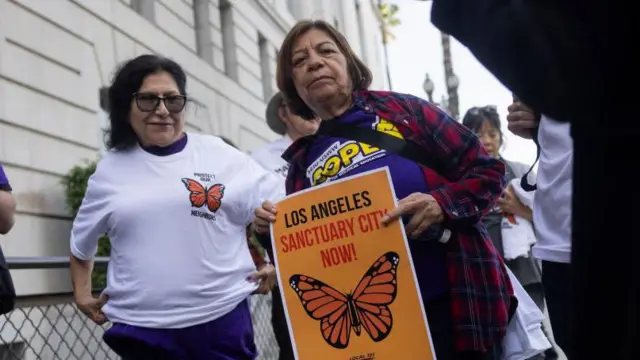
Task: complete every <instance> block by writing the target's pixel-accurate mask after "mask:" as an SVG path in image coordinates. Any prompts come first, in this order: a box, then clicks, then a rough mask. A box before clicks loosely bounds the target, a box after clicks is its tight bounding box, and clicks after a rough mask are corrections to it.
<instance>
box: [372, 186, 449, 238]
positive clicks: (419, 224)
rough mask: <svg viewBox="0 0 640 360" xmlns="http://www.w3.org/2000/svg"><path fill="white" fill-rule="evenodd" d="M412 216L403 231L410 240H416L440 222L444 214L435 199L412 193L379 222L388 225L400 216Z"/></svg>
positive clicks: (426, 195) (427, 195)
mask: <svg viewBox="0 0 640 360" xmlns="http://www.w3.org/2000/svg"><path fill="white" fill-rule="evenodd" d="M407 214H413V216H411V220H409V223H408V224H407V225H406V226H405V231H406V232H407V234H408V235H409V237H411V238H414V239H415V238H417V237H418V236H420V234H422V233H423V232H424V231H425V230H427V229H428V228H429V226H431V225H433V224H435V223H439V222H442V220H444V213H443V212H442V208H441V207H440V204H438V202H437V201H436V199H435V198H434V197H433V196H431V195H429V194H423V193H413V194H411V195H409V196H407V197H406V198H404V199H402V200H400V201H399V202H398V206H397V207H396V208H395V209H393V210H391V211H390V212H389V213H388V214H387V215H385V216H384V217H383V218H382V220H381V222H382V225H385V226H386V225H388V224H390V223H391V222H393V221H395V220H396V219H398V218H400V217H401V216H402V215H407Z"/></svg>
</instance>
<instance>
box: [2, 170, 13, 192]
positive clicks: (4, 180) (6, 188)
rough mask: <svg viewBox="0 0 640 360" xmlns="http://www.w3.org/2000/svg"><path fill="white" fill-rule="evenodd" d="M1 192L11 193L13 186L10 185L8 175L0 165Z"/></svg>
mask: <svg viewBox="0 0 640 360" xmlns="http://www.w3.org/2000/svg"><path fill="white" fill-rule="evenodd" d="M0 190H2V191H11V185H9V179H8V178H7V174H5V173H4V168H3V167H2V165H0Z"/></svg>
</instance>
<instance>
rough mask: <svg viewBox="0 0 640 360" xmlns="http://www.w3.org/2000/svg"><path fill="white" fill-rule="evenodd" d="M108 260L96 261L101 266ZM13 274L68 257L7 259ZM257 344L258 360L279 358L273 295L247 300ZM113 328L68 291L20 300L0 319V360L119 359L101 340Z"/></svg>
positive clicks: (62, 263)
mask: <svg viewBox="0 0 640 360" xmlns="http://www.w3.org/2000/svg"><path fill="white" fill-rule="evenodd" d="M108 261H109V259H108V258H96V259H95V265H94V266H95V268H96V269H100V268H103V269H104V268H105V267H106V266H107V263H108ZM7 263H8V265H9V268H10V269H11V270H36V269H38V270H41V269H64V268H69V258H68V257H47V258H40V257H39V258H27V257H21V258H11V257H9V258H7ZM250 307H251V315H252V318H253V327H254V333H255V342H256V345H257V347H258V351H259V357H258V359H261V360H272V359H274V360H275V359H277V358H278V345H277V343H276V341H275V337H274V335H273V329H272V327H271V295H266V296H259V295H258V296H253V297H251V299H250ZM110 326H111V325H110V324H109V323H107V324H104V325H102V326H99V325H96V324H95V323H94V322H93V321H91V320H90V319H89V318H87V317H86V316H85V315H84V314H83V313H82V312H80V310H79V309H78V308H77V307H76V305H75V304H74V302H73V296H72V294H71V293H58V294H42V295H29V296H19V297H18V298H17V300H16V307H15V309H14V310H13V311H12V312H10V313H8V314H6V315H0V360H36V359H37V360H58V359H60V360H62V359H64V360H66V359H77V360H89V359H97V360H103V359H104V360H107V359H114V360H115V359H119V357H118V356H117V355H116V354H115V353H114V352H113V351H111V349H110V348H109V347H108V346H107V345H106V344H105V343H104V342H103V341H102V335H103V334H104V332H105V330H107V329H108V328H109V327H110Z"/></svg>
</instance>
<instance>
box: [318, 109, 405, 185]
mask: <svg viewBox="0 0 640 360" xmlns="http://www.w3.org/2000/svg"><path fill="white" fill-rule="evenodd" d="M371 127H372V128H373V129H374V130H377V131H379V132H382V133H385V134H388V135H391V136H395V137H397V138H400V139H403V138H404V137H403V136H402V134H401V133H400V131H399V130H398V128H397V127H396V126H395V125H394V124H393V123H392V122H390V121H388V120H386V119H382V118H380V117H376V121H374V122H373V123H372V125H371ZM385 155H386V151H385V150H380V149H379V148H377V147H375V146H370V145H368V144H364V143H360V142H356V141H353V140H348V141H336V142H334V143H332V144H331V145H330V146H329V147H327V149H326V150H325V151H324V152H323V153H322V154H321V155H320V156H319V157H318V158H317V159H316V160H315V161H314V162H313V163H312V164H311V165H310V166H309V167H308V168H307V178H308V179H309V181H310V182H311V185H312V186H315V185H318V184H322V183H323V182H325V181H327V180H333V179H336V178H339V177H340V176H341V175H343V174H345V173H347V172H349V171H352V170H354V169H355V168H357V167H359V166H361V165H364V164H366V163H368V162H370V161H373V160H376V159H379V158H381V157H383V156H385Z"/></svg>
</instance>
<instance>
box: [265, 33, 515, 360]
mask: <svg viewBox="0 0 640 360" xmlns="http://www.w3.org/2000/svg"><path fill="white" fill-rule="evenodd" d="M371 80H372V75H371V71H370V70H369V69H368V68H367V67H366V66H365V65H364V63H363V62H362V61H361V60H360V59H358V57H357V56H356V55H355V54H354V52H353V51H352V49H351V48H350V46H349V44H348V42H347V41H346V39H345V38H344V36H343V35H342V34H340V33H339V32H338V31H337V30H336V29H335V28H334V27H333V26H331V25H330V24H328V23H326V22H325V21H321V20H318V21H310V20H307V21H301V22H299V23H298V24H296V26H294V27H293V29H292V30H291V31H290V32H289V34H288V35H287V37H286V38H285V40H284V42H283V44H282V46H281V48H280V51H279V53H278V69H277V82H278V88H279V89H280V91H281V92H282V94H283V96H284V98H285V99H286V101H287V105H288V106H289V107H290V108H291V109H292V111H293V112H295V113H297V114H299V115H301V116H303V117H304V118H313V117H314V116H317V117H319V118H320V119H322V120H323V122H322V123H321V125H320V129H319V131H318V134H316V135H311V136H307V137H304V138H301V139H298V140H297V141H296V142H294V143H293V144H292V145H291V147H289V149H287V151H286V152H285V153H284V154H283V158H284V159H285V160H287V161H288V162H289V163H290V164H291V168H290V169H289V174H288V177H287V181H286V188H287V194H292V193H295V192H298V191H301V190H304V189H306V188H308V187H311V186H315V185H318V184H321V183H323V182H325V181H333V180H336V179H340V178H344V177H348V176H352V175H354V174H358V173H361V172H363V171H369V170H372V169H377V168H381V167H388V169H389V172H390V174H391V178H392V181H393V185H394V189H395V192H396V195H397V196H398V198H399V199H400V201H399V203H398V207H397V208H396V209H394V210H392V211H391V212H389V214H388V215H387V217H386V219H384V220H383V221H384V222H385V223H389V222H391V221H395V220H397V219H402V221H403V222H404V223H405V230H406V233H407V236H408V237H409V239H410V240H409V247H410V250H411V255H412V258H413V264H414V267H415V271H416V276H417V278H418V283H419V285H420V292H421V295H422V299H423V301H424V305H425V310H426V313H427V318H428V321H429V325H430V326H429V328H430V331H431V336H432V339H433V342H434V347H435V352H436V355H437V358H438V360H448V359H473V360H475V359H482V360H484V359H498V358H499V356H500V348H501V340H502V338H503V337H504V334H505V331H506V328H507V324H508V322H509V315H510V313H512V311H513V310H514V307H515V305H516V300H515V298H513V291H512V288H511V284H510V282H509V279H508V277H507V274H506V270H505V267H504V264H503V262H502V260H501V259H500V256H499V255H498V253H497V252H496V249H495V248H494V247H493V245H492V243H491V240H490V239H489V237H488V235H487V232H486V229H485V228H484V226H483V225H482V224H481V222H480V219H481V218H482V216H483V215H485V214H486V213H487V212H488V211H489V210H490V209H491V208H492V207H493V205H494V204H495V202H496V201H497V199H498V197H499V196H500V194H501V193H502V190H503V187H504V186H505V179H504V172H505V167H504V164H503V163H502V162H501V161H500V160H499V159H496V158H495V157H492V156H490V155H489V154H487V152H486V151H485V150H484V149H483V147H482V146H481V144H480V143H479V141H478V138H477V137H476V136H475V135H474V134H473V133H472V132H471V131H469V130H468V129H467V128H465V127H464V126H462V125H461V124H459V123H458V122H457V121H455V120H454V119H452V118H450V117H449V116H448V115H446V114H445V113H443V112H442V111H441V110H440V109H438V108H437V107H436V106H434V105H433V104H430V103H428V102H427V101H424V100H422V99H419V98H417V97H414V96H411V95H405V94H398V93H393V92H383V91H370V90H368V87H369V85H370V84H371ZM327 121H331V122H340V123H344V124H349V125H351V126H359V127H368V128H371V129H374V130H377V131H380V132H383V133H386V134H389V135H393V136H395V137H397V138H401V139H405V140H406V141H408V142H411V143H414V144H415V145H417V146H418V147H419V149H420V152H422V153H424V154H428V156H429V158H431V159H433V160H434V161H433V162H434V163H435V164H438V166H437V168H436V167H435V166H434V168H428V167H424V166H421V165H418V164H416V163H415V162H413V161H411V160H408V159H406V158H404V157H401V156H398V155H396V154H394V153H390V152H387V151H385V150H380V149H378V150H376V151H372V150H371V148H370V147H367V146H366V145H363V144H358V146H359V147H360V150H359V153H357V154H355V155H354V154H353V151H355V150H353V146H354V142H353V141H349V140H348V139H343V138H337V137H332V136H325V135H319V134H322V133H323V130H322V128H323V126H327ZM347 146H349V147H350V148H349V149H350V152H349V157H348V159H347V158H346V157H344V156H342V157H341V154H345V153H347V151H345V150H343V149H346V147H347ZM366 149H368V150H366ZM341 150H342V151H341ZM336 158H337V159H340V160H341V161H340V162H339V163H338V162H336ZM274 213H275V208H274V206H273V205H272V204H271V203H268V202H267V203H265V204H263V207H262V208H259V209H256V220H255V222H254V228H255V230H256V232H257V233H258V234H260V237H261V240H262V241H263V243H264V244H266V245H267V246H265V248H267V249H271V247H270V246H268V242H269V239H268V233H269V232H268V229H269V222H270V221H272V220H273V219H274V216H273V214H274ZM443 229H449V230H450V231H451V234H450V236H449V238H448V239H443ZM445 237H446V235H445ZM439 240H440V241H439ZM444 240H448V241H444ZM271 258H273V257H271Z"/></svg>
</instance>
